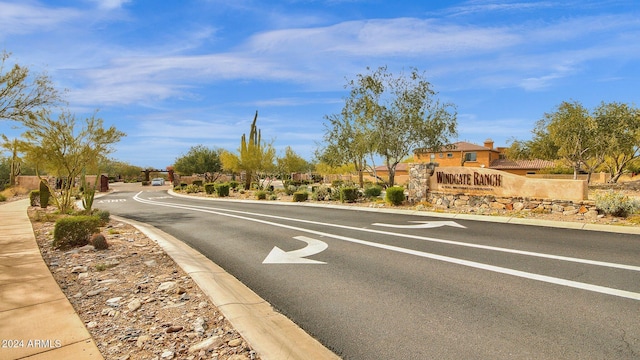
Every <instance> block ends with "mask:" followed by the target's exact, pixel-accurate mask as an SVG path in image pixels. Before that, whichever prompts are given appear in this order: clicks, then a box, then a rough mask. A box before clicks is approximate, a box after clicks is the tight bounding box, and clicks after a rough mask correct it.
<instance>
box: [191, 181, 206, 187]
mask: <svg viewBox="0 0 640 360" xmlns="http://www.w3.org/2000/svg"><path fill="white" fill-rule="evenodd" d="M203 183H204V181H202V180H193V181H192V182H191V185H196V186H200V187H201V186H202V184H203Z"/></svg>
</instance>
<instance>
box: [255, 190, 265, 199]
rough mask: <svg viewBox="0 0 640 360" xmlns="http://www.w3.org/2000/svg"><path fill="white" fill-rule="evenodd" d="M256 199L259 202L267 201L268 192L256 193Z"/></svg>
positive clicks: (259, 191)
mask: <svg viewBox="0 0 640 360" xmlns="http://www.w3.org/2000/svg"><path fill="white" fill-rule="evenodd" d="M256 199H258V200H266V199H267V192H266V191H264V190H258V191H256Z"/></svg>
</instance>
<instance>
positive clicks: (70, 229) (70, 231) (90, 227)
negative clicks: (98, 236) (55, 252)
mask: <svg viewBox="0 0 640 360" xmlns="http://www.w3.org/2000/svg"><path fill="white" fill-rule="evenodd" d="M99 228H100V219H99V218H98V217H97V216H86V215H83V216H68V217H63V218H59V219H58V220H56V224H55V227H54V228H53V247H54V248H56V249H63V250H64V249H69V248H73V247H78V246H84V245H87V244H88V243H89V237H90V236H91V234H93V233H96V232H98V229H99Z"/></svg>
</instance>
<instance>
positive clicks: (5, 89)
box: [0, 51, 61, 121]
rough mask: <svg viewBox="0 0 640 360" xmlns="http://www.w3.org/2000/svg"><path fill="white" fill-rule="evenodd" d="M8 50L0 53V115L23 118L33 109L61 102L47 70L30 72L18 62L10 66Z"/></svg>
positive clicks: (6, 117) (9, 118)
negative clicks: (44, 72) (32, 73)
mask: <svg viewBox="0 0 640 360" xmlns="http://www.w3.org/2000/svg"><path fill="white" fill-rule="evenodd" d="M10 56H11V54H10V53H7V52H6V51H2V52H1V53H0V119H8V120H15V121H23V120H26V119H28V117H29V116H31V115H33V114H34V112H36V111H38V110H41V109H44V108H46V107H48V106H53V105H56V104H58V103H60V101H61V100H60V95H59V93H58V92H57V91H56V89H55V88H54V87H53V84H52V82H51V79H50V78H49V77H48V76H47V75H46V74H41V75H36V76H35V77H30V76H29V69H28V68H26V67H23V66H20V65H18V64H15V65H13V67H11V68H10V69H7V68H6V67H7V66H8V64H7V60H8V59H9V58H10Z"/></svg>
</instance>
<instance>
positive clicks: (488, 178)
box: [436, 171, 502, 187]
mask: <svg viewBox="0 0 640 360" xmlns="http://www.w3.org/2000/svg"><path fill="white" fill-rule="evenodd" d="M436 181H437V183H438V184H441V185H466V186H491V187H501V186H502V175H501V174H481V173H479V172H473V174H469V173H463V174H451V173H445V172H442V171H437V172H436Z"/></svg>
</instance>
